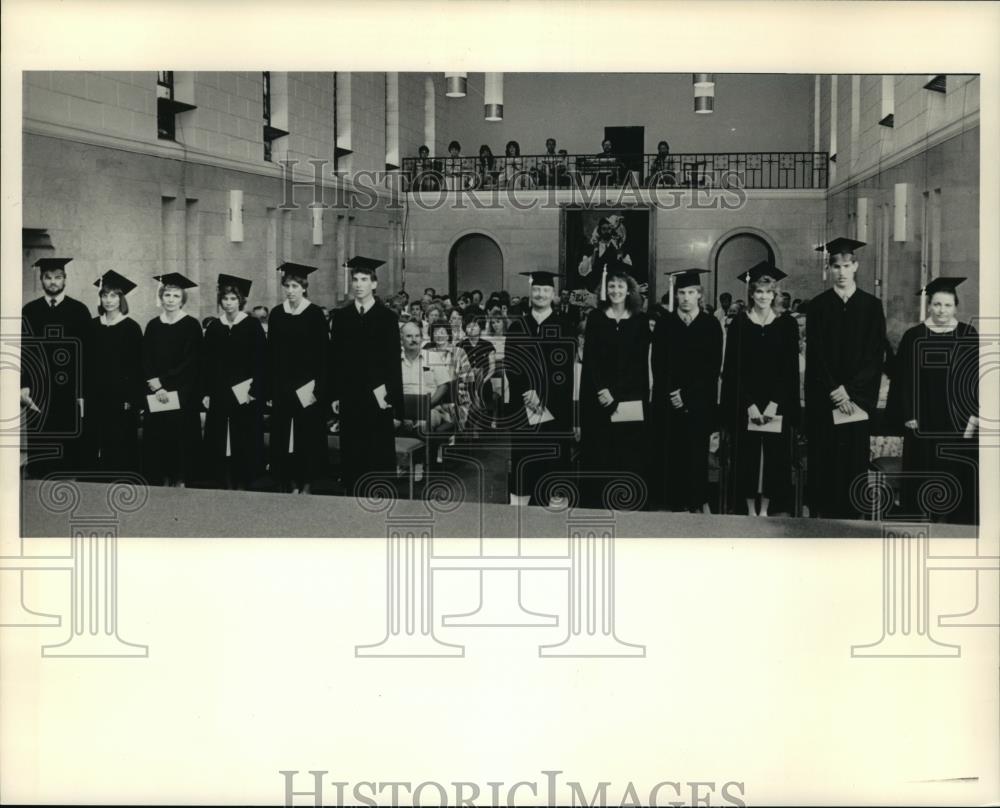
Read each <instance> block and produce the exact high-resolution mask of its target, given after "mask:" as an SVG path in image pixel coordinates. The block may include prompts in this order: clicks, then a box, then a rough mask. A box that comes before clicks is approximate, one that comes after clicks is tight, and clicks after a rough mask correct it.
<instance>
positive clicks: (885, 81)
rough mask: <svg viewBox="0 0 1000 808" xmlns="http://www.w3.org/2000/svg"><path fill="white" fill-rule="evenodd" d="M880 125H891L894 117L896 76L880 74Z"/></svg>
mask: <svg viewBox="0 0 1000 808" xmlns="http://www.w3.org/2000/svg"><path fill="white" fill-rule="evenodd" d="M881 113H882V117H881V118H880V119H879V124H880V125H881V126H888V127H892V125H893V122H894V121H895V118H896V77H895V76H882V109H881Z"/></svg>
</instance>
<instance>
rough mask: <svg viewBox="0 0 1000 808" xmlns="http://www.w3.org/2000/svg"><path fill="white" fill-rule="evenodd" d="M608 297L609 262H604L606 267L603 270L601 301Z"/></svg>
mask: <svg viewBox="0 0 1000 808" xmlns="http://www.w3.org/2000/svg"><path fill="white" fill-rule="evenodd" d="M607 299H608V263H607V261H605V262H604V269H602V270H601V302H602V303H604V302H605V301H606V300H607Z"/></svg>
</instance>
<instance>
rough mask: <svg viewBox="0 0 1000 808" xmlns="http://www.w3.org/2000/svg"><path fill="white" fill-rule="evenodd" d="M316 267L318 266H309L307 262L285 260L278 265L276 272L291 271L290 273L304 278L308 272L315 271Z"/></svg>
mask: <svg viewBox="0 0 1000 808" xmlns="http://www.w3.org/2000/svg"><path fill="white" fill-rule="evenodd" d="M317 269H318V267H311V266H308V265H307V264H296V263H294V262H293V261H285V263H283V264H282V265H281V266H280V267H278V272H284V273H291V274H292V275H299V276H301V277H303V278H306V277H308V276H309V273H310V272H315V271H316V270H317Z"/></svg>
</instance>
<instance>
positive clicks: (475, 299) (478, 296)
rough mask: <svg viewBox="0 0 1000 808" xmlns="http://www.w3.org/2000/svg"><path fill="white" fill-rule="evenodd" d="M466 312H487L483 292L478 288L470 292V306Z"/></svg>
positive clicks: (481, 313)
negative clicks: (484, 306)
mask: <svg viewBox="0 0 1000 808" xmlns="http://www.w3.org/2000/svg"><path fill="white" fill-rule="evenodd" d="M465 314H466V315H469V314H478V315H483V314H486V309H484V308H483V293H482V292H480V291H479V290H478V289H473V290H472V291H471V292H469V307H468V308H467V309H466V310H465Z"/></svg>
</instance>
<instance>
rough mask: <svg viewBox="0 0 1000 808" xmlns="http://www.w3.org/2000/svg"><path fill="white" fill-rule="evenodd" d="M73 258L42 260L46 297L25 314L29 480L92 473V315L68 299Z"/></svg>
mask: <svg viewBox="0 0 1000 808" xmlns="http://www.w3.org/2000/svg"><path fill="white" fill-rule="evenodd" d="M72 260H73V259H72V258H40V259H39V260H38V261H36V262H35V264H34V266H36V267H38V269H39V273H40V276H41V283H42V290H43V292H44V294H43V295H42V296H41V297H40V298H37V299H36V300H32V301H31V302H30V303H27V304H26V305H25V306H24V308H23V309H22V310H21V405H22V407H23V409H24V413H25V418H24V428H25V432H26V438H27V441H26V443H27V450H28V458H27V460H28V462H27V467H26V469H25V472H26V474H27V475H28V476H29V477H35V478H39V477H44V476H45V475H47V474H50V473H55V472H58V473H59V474H61V475H64V476H72V474H73V473H74V472H77V471H81V470H83V469H85V468H89V466H90V463H89V462H88V461H87V459H86V458H84V457H82V450H83V446H82V445H81V440H80V436H81V434H82V423H81V422H82V418H83V416H85V414H86V413H85V411H84V409H83V384H84V379H85V378H86V368H85V367H84V364H85V362H86V357H87V354H88V351H87V347H88V346H87V342H88V339H89V337H90V334H91V331H92V329H91V325H90V312H89V311H87V307H86V306H85V305H83V303H81V302H80V301H79V300H74V299H73V298H72V297H70V296H69V295H67V294H66V291H65V290H66V264H68V263H69V262H70V261H72Z"/></svg>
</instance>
